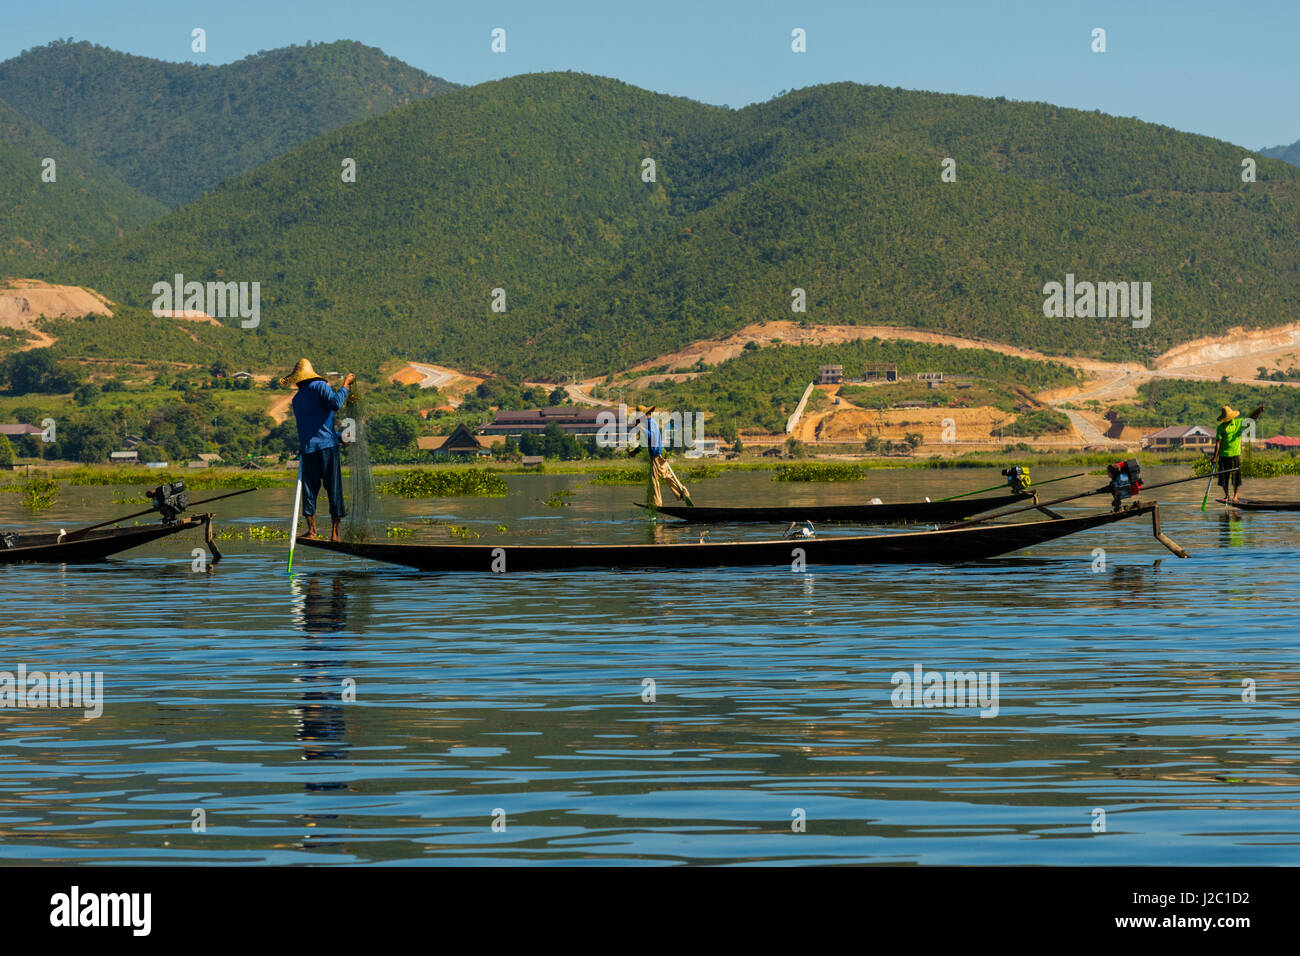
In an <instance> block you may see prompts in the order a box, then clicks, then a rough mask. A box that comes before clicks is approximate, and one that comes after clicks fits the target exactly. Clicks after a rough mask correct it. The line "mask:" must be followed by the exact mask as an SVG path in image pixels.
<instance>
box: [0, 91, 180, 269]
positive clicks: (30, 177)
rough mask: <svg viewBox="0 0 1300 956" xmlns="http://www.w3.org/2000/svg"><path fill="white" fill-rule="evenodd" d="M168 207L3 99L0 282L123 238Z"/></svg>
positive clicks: (0, 125) (0, 124) (0, 116)
mask: <svg viewBox="0 0 1300 956" xmlns="http://www.w3.org/2000/svg"><path fill="white" fill-rule="evenodd" d="M46 159H52V160H53V161H54V163H53V166H48V165H47V164H45V160H46ZM47 169H49V170H50V171H51V172H50V173H49V174H46V170H47ZM43 174H45V175H46V178H50V177H51V176H52V179H53V181H52V182H50V181H45V180H43V179H42V176H43ZM165 212H166V209H165V207H163V206H162V204H161V203H158V202H156V201H154V200H152V199H150V198H149V197H147V196H145V195H143V194H142V193H139V192H137V191H135V190H134V189H131V188H130V187H129V186H127V185H125V184H124V183H122V182H121V181H120V180H119V179H118V178H117V177H116V176H114V175H113V174H112V173H111V172H109V171H108V169H107V168H105V167H104V166H103V165H102V164H99V163H96V162H94V161H93V160H90V159H88V158H87V157H85V156H83V155H81V154H80V153H79V152H78V151H76V150H73V149H70V148H69V147H68V146H67V145H66V144H64V143H61V142H59V141H58V140H57V139H55V138H54V137H53V136H51V135H50V134H49V133H47V132H45V131H44V130H42V129H40V128H39V127H38V126H37V125H36V124H35V123H33V122H31V120H29V119H27V118H26V117H25V116H22V115H21V114H20V113H19V112H18V111H17V110H15V109H13V108H12V107H10V106H9V105H8V104H7V103H5V102H3V101H2V100H0V223H3V227H2V228H0V280H3V279H4V278H6V277H9V276H33V275H40V274H41V273H42V271H43V270H44V269H45V268H46V267H47V266H48V264H49V263H50V262H51V261H52V260H53V259H55V258H57V257H58V256H60V255H62V254H63V253H64V252H67V251H70V250H77V249H85V248H88V247H90V246H92V245H94V244H96V243H99V242H103V241H105V240H108V239H113V238H116V237H117V236H119V235H122V234H123V233H124V232H126V231H127V230H130V229H134V228H135V227H137V226H140V225H143V224H144V223H146V222H150V221H152V220H154V219H157V218H158V217H159V216H161V215H163V213H165Z"/></svg>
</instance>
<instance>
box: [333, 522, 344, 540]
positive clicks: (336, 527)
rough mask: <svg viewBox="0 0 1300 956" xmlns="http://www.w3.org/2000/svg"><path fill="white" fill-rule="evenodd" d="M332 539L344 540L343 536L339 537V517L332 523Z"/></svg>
mask: <svg viewBox="0 0 1300 956" xmlns="http://www.w3.org/2000/svg"><path fill="white" fill-rule="evenodd" d="M330 540H331V541H342V540H343V539H342V538H341V537H339V519H338V518H335V519H334V521H333V522H331V524H330Z"/></svg>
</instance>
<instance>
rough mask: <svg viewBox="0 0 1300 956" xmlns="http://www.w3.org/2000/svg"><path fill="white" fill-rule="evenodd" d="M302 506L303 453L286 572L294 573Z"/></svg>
mask: <svg viewBox="0 0 1300 956" xmlns="http://www.w3.org/2000/svg"><path fill="white" fill-rule="evenodd" d="M300 507H302V455H301V454H299V456H298V486H297V487H296V488H295V489H294V492H293V515H292V516H291V517H290V519H289V566H288V567H287V568H285V571H286V573H288V574H293V545H294V542H295V541H297V540H298V509H299V508H300Z"/></svg>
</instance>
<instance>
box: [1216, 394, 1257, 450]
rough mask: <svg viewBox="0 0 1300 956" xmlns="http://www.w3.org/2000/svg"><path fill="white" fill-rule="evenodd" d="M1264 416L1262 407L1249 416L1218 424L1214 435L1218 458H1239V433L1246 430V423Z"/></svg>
mask: <svg viewBox="0 0 1300 956" xmlns="http://www.w3.org/2000/svg"><path fill="white" fill-rule="evenodd" d="M1262 414H1264V409H1263V406H1261V407H1259V408H1257V409H1255V410H1254V411H1253V412H1251V413H1250V414H1249V415H1242V416H1240V417H1238V418H1234V419H1233V420H1232V421H1230V422H1220V423H1219V427H1218V429H1217V432H1216V434H1217V435H1218V440H1219V456H1220V457H1222V458H1239V457H1241V433H1242V432H1244V431H1245V430H1246V422H1248V421H1253V420H1254V419H1256V418H1259V416H1260V415H1262Z"/></svg>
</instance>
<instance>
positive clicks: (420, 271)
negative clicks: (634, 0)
mask: <svg viewBox="0 0 1300 956" xmlns="http://www.w3.org/2000/svg"><path fill="white" fill-rule="evenodd" d="M1247 155H1249V153H1248V152H1247V151H1245V150H1242V149H1241V148H1239V147H1235V146H1232V145H1230V144H1227V143H1223V142H1220V141H1216V140H1211V139H1207V138H1204V137H1198V136H1193V135H1190V134H1185V133H1180V132H1177V131H1175V130H1171V129H1168V128H1165V127H1160V126H1154V125H1151V124H1146V123H1142V122H1139V121H1137V120H1131V119H1120V118H1115V117H1110V116H1104V115H1101V114H1099V113H1083V112H1079V111H1074V110H1066V109H1061V108H1058V107H1054V106H1049V105H1045V104H1034V103H1013V102H1005V101H1001V100H988V99H980V98H975V97H960V96H948V95H941V94H932V93H914V92H905V91H900V90H893V89H886V88H881V87H864V86H858V85H855V84H847V83H842V84H835V85H832V86H823V87H814V88H810V89H806V90H800V91H796V92H793V93H790V94H788V95H786V96H783V97H781V98H779V99H776V100H773V101H771V102H769V103H764V104H760V105H756V106H752V107H748V108H746V109H743V110H739V111H733V110H728V109H722V108H716V107H709V106H704V105H701V104H698V103H694V102H691V101H688V100H683V99H678V98H673V97H667V96H662V95H658V94H653V93H649V92H646V91H644V90H639V89H636V88H634V87H630V86H627V85H625V84H622V83H618V82H616V81H612V80H607V79H602V78H598V77H591V76H585V75H580V74H540V75H532V76H521V77H514V78H511V79H508V80H503V81H499V82H494V83H486V84H482V85H480V86H477V87H474V88H471V89H467V90H462V91H459V92H456V93H452V94H449V95H446V96H439V97H436V98H434V99H431V100H426V101H422V102H418V103H415V104H412V105H411V106H408V107H405V108H402V109H398V110H395V111H393V112H391V113H388V114H386V115H383V116H379V117H375V118H372V119H369V120H366V121H364V122H362V123H358V124H355V125H352V126H348V127H345V128H343V129H340V130H338V131H336V132H333V133H330V134H327V135H325V136H322V137H320V138H318V139H316V140H314V141H313V142H311V143H309V144H307V145H305V146H303V147H300V148H299V149H296V150H294V151H293V152H291V153H289V154H287V155H285V156H283V157H280V158H279V159H276V160H274V161H272V162H270V163H267V164H265V165H264V166H261V167H259V168H258V169H257V170H255V171H253V172H251V173H248V174H246V175H244V176H242V177H239V178H237V179H234V180H230V181H227V182H225V183H223V184H222V186H221V187H220V188H218V189H217V190H215V191H214V192H212V193H211V194H210V195H208V196H205V197H204V198H203V199H201V200H199V201H198V202H195V203H193V204H191V205H189V206H187V207H184V208H182V209H180V210H178V211H177V212H175V213H174V214H172V215H171V216H169V217H168V218H166V219H165V220H163V221H161V222H159V223H157V224H154V225H152V226H150V227H148V228H146V229H143V230H141V231H139V232H138V233H136V234H134V235H131V236H128V237H126V238H124V239H122V240H120V241H118V242H115V243H111V244H108V245H106V246H104V247H102V248H99V249H96V250H94V251H93V252H91V253H89V254H86V255H84V256H78V257H72V258H70V259H69V260H67V262H66V263H65V265H64V267H63V269H62V270H61V271H62V274H63V276H64V278H65V279H67V280H69V281H76V282H80V283H85V284H89V285H92V286H95V287H97V288H100V289H101V290H103V291H106V292H108V293H109V294H110V295H112V296H115V297H120V298H122V299H123V300H124V301H127V302H129V303H131V304H134V305H137V306H141V307H143V306H146V305H147V304H148V301H149V296H150V291H149V290H150V289H151V287H152V285H153V283H154V282H156V281H158V280H159V279H162V278H165V277H169V276H171V275H172V274H173V273H176V272H181V273H183V274H184V275H185V276H186V277H187V278H190V279H198V280H201V281H204V280H208V279H213V278H217V277H222V278H224V279H226V280H234V281H260V282H261V283H262V302H263V314H264V319H263V323H262V327H261V328H260V329H259V330H258V332H256V333H248V334H256V335H265V336H268V337H270V339H271V340H272V341H271V346H270V348H271V351H275V349H276V348H277V347H278V346H276V345H275V343H276V342H280V341H282V342H283V347H284V349H285V350H287V351H295V350H299V349H303V350H306V349H307V348H308V347H310V348H311V350H312V351H313V354H318V355H322V356H323V360H325V361H330V362H334V363H338V364H353V365H360V364H375V363H378V362H380V361H384V360H388V359H391V358H392V357H394V356H395V355H401V356H403V357H406V358H411V359H415V360H425V361H434V362H439V363H442V364H448V365H453V366H456V367H459V368H463V369H467V370H473V369H483V370H489V371H497V372H506V373H507V374H512V375H520V376H522V375H532V376H540V375H557V376H558V375H563V374H567V373H569V372H571V371H573V370H574V369H575V366H578V365H581V366H583V367H584V368H585V370H586V372H587V373H588V374H591V373H595V372H601V371H612V370H614V369H617V368H622V367H626V366H628V365H630V364H631V363H633V362H635V361H638V360H643V359H647V358H650V357H653V356H654V355H656V354H659V353H661V352H663V351H665V350H668V349H672V348H676V347H679V346H681V345H684V344H686V343H687V342H690V341H692V340H695V339H698V338H701V337H707V336H712V335H716V334H720V333H726V332H730V331H733V330H735V329H736V328H738V327H740V326H742V325H744V324H747V323H749V322H753V321H757V320H766V319H777V318H791V317H793V318H799V317H802V316H801V315H800V314H798V313H792V312H791V308H790V306H791V290H792V289H794V288H796V287H798V288H802V289H804V290H805V291H806V294H807V312H806V313H804V314H803V315H805V316H806V317H807V318H809V319H811V320H813V321H818V322H832V323H846V324H868V323H869V324H897V325H904V326H911V327H918V328H928V329H933V330H938V331H948V332H953V333H957V334H960V335H964V336H974V337H978V338H983V339H987V340H989V341H994V342H1007V343H1012V344H1018V345H1024V346H1028V347H1031V348H1034V349H1038V350H1042V351H1048V352H1054V353H1062V354H1063V353H1071V354H1081V355H1097V356H1104V357H1108V358H1134V357H1139V358H1148V357H1150V356H1153V355H1155V354H1158V353H1159V352H1161V351H1163V350H1165V349H1167V348H1168V347H1169V346H1171V345H1173V344H1175V343H1177V342H1179V341H1182V340H1185V339H1188V338H1192V337H1194V336H1198V335H1205V334H1210V333H1214V332H1216V331H1220V330H1224V329H1227V328H1229V327H1231V326H1233V325H1239V324H1245V325H1268V324H1280V323H1282V322H1288V321H1293V320H1294V318H1295V316H1296V314H1297V312H1298V311H1300V170H1297V169H1294V168H1293V167H1291V166H1289V165H1287V164H1285V163H1282V162H1279V161H1276V160H1269V159H1259V161H1258V181H1256V182H1253V183H1243V182H1242V181H1241V160H1242V159H1243V157H1245V156H1247ZM345 156H346V157H354V158H356V160H357V164H358V165H357V179H356V182H355V183H345V182H343V181H342V180H341V178H340V175H339V160H340V157H345ZM645 157H651V158H654V159H655V160H656V163H657V169H656V172H657V178H656V181H655V182H650V183H647V182H644V181H642V179H641V177H640V175H639V174H640V173H641V169H642V166H641V163H642V160H643V158H645ZM947 157H951V158H952V159H954V160H955V162H956V175H957V180H956V182H943V181H941V177H940V172H941V162H942V161H943V160H944V159H945V158H947ZM1067 273H1073V274H1074V275H1075V276H1076V278H1077V279H1078V280H1079V281H1084V280H1087V281H1092V282H1149V283H1151V288H1152V299H1153V313H1152V317H1151V322H1150V325H1149V327H1146V328H1141V329H1135V328H1133V327H1132V323H1131V321H1130V320H1129V319H1126V318H1105V319H1102V318H1068V319H1067V318H1045V317H1044V316H1043V299H1044V296H1043V286H1044V283H1047V282H1051V281H1055V282H1062V281H1064V279H1065V276H1066V274H1067ZM494 289H503V290H504V291H505V296H506V299H505V304H506V311H505V312H504V313H502V312H494V311H492V310H491V308H490V306H491V302H492V292H493V290H494Z"/></svg>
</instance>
